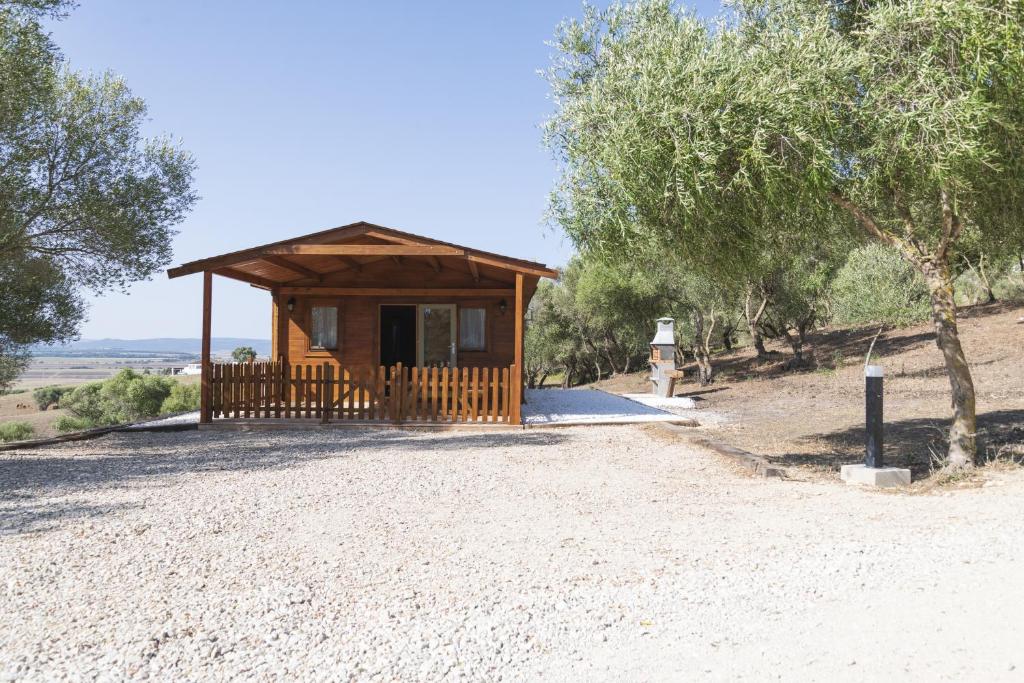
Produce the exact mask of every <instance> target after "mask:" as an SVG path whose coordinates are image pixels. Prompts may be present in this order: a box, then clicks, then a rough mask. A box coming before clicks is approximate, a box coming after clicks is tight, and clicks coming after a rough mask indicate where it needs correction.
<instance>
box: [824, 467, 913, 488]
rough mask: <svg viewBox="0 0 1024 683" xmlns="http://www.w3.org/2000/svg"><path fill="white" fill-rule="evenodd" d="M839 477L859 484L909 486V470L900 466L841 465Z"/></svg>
mask: <svg viewBox="0 0 1024 683" xmlns="http://www.w3.org/2000/svg"><path fill="white" fill-rule="evenodd" d="M839 478H840V479H842V480H843V481H845V482H846V483H847V484H859V485H861V486H878V487H883V488H884V487H889V486H910V470H905V469H903V468H900V467H868V466H867V465H843V469H842V471H841V472H840V473H839Z"/></svg>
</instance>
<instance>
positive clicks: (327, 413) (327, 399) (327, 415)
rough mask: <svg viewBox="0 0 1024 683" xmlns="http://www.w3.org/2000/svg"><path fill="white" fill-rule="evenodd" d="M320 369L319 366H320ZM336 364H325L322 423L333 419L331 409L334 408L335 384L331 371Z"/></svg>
mask: <svg viewBox="0 0 1024 683" xmlns="http://www.w3.org/2000/svg"><path fill="white" fill-rule="evenodd" d="M318 370H319V368H318ZM333 371H334V366H333V365H331V364H330V363H324V364H323V371H322V374H323V382H324V383H323V394H322V395H321V398H320V424H327V423H328V422H330V421H331V411H332V410H333V409H334V386H333V382H332V381H331V373H332V372H333Z"/></svg>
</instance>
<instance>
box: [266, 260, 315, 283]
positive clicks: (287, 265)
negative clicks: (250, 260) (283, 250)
mask: <svg viewBox="0 0 1024 683" xmlns="http://www.w3.org/2000/svg"><path fill="white" fill-rule="evenodd" d="M260 260H261V261H266V262H267V263H270V264H272V265H275V266H277V267H278V268H284V269H285V270H287V271H291V272H292V273H295V274H296V275H299V276H301V277H308V278H312V279H314V280H316V281H317V282H320V281H321V280H323V277H324V276H323V273H320V272H317V271H315V270H313V269H312V268H307V267H306V266H300V265H299V264H297V263H293V262H291V261H289V260H288V259H286V258H284V257H283V256H276V255H274V254H268V255H267V256H264V257H262V258H261V259H260Z"/></svg>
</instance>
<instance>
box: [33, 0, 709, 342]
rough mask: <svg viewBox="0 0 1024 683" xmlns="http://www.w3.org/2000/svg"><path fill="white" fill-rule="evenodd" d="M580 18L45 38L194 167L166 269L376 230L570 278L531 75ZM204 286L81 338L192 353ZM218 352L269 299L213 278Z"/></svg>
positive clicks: (554, 6)
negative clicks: (552, 221)
mask: <svg viewBox="0 0 1024 683" xmlns="http://www.w3.org/2000/svg"><path fill="white" fill-rule="evenodd" d="M599 4H603V3H599ZM717 6H718V3H717V1H714V0H703V1H702V2H701V3H698V4H697V9H698V10H699V11H701V12H702V13H708V12H711V11H714V10H715V9H717ZM581 13H582V4H581V2H580V1H579V0H530V1H527V0H519V1H515V0H506V1H505V2H490V1H485V0H475V1H468V0H467V1H454V0H445V1H444V2H422V1H418V2H412V1H410V2H405V1H394V2H363V1H359V2H326V1H325V2H314V1H312V0H310V1H307V2H280V1H278V2H233V3H229V2H213V1H210V0H205V1H201V0H176V1H175V2H159V3H158V2H138V1H137V0H82V3H81V6H80V7H79V8H78V9H76V10H74V11H73V12H72V13H71V15H70V16H69V17H68V18H67V19H65V20H63V21H61V22H57V23H54V24H53V25H52V31H53V36H54V38H55V40H56V42H57V44H58V45H59V46H60V47H61V48H62V50H63V51H64V54H65V55H66V57H67V58H68V60H69V62H70V63H71V65H72V67H74V68H76V69H79V70H83V71H102V70H110V71H112V72H114V73H117V74H120V75H123V76H124V77H125V79H126V80H127V82H128V84H129V86H130V87H131V88H132V90H133V91H134V92H135V93H136V94H138V95H140V96H142V97H143V98H144V99H145V100H146V102H147V103H148V105H149V114H150V119H151V121H150V124H149V130H148V131H147V132H149V133H161V132H167V133H172V134H174V135H175V136H176V137H180V138H181V139H182V140H183V142H184V145H185V147H186V148H187V149H189V150H190V151H191V152H192V153H193V154H194V155H195V157H196V159H197V161H198V164H199V170H198V173H197V175H196V184H197V190H198V192H199V194H200V195H201V197H202V199H201V200H200V201H199V203H198V204H197V206H196V208H195V210H194V211H193V212H192V214H191V215H190V216H189V217H188V219H187V220H186V221H185V222H184V223H183V224H181V225H180V226H179V228H178V229H179V231H180V233H179V234H178V236H177V237H176V239H175V241H174V262H175V264H177V263H182V262H184V261H190V260H193V259H197V258H202V257H205V256H212V255H215V254H219V253H223V252H227V251H234V250H236V249H241V248H244V247H248V246H254V245H258V244H262V243H264V242H270V241H274V240H279V239H285V238H287V237H291V236H294V235H299V234H303V233H306V232H312V231H315V230H321V229H324V228H329V227H333V226H337V225H343V224H346V223H350V222H354V221H357V220H367V221H371V222H374V223H379V224H382V225H386V226H390V227H394V228H398V229H400V230H407V231H409V232H415V233H419V234H423V235H427V236H430V237H435V238H438V239H442V240H446V241H450V242H456V243H460V244H466V245H468V246H473V247H477V248H481V249H486V250H489V251H495V252H499V253H503V254H508V255H510V256H518V257H522V258H529V259H533V260H538V261H542V262H545V263H547V264H549V265H561V264H563V263H564V262H565V261H566V260H567V259H568V257H569V255H570V254H571V253H572V247H571V244H570V243H569V242H568V240H567V239H566V238H564V236H563V235H562V234H560V233H559V232H555V231H552V230H551V229H550V228H549V227H546V226H544V225H542V217H543V213H544V210H545V206H546V202H547V195H548V192H549V191H550V189H551V186H552V183H553V181H554V179H555V164H554V162H553V161H552V159H551V157H550V154H549V153H548V152H547V151H546V150H544V149H543V148H542V145H541V134H540V130H539V125H540V123H541V122H542V121H543V120H544V118H545V116H546V115H547V114H548V113H549V112H550V110H551V103H550V101H549V99H548V96H547V85H546V83H545V82H544V80H543V78H541V77H540V76H538V75H537V71H538V70H539V69H543V68H546V67H547V65H548V60H549V56H550V54H551V49H550V48H549V47H548V46H546V45H545V44H544V43H545V41H548V40H550V39H551V37H552V35H553V33H554V29H555V26H556V25H557V24H558V22H559V21H560V20H562V19H563V18H566V17H571V16H579V15H580V14H581ZM200 280H201V278H200V277H199V276H191V277H187V278H181V279H177V280H168V279H167V278H166V276H165V275H163V274H161V275H159V276H157V277H156V278H154V280H153V281H150V282H141V283H137V284H135V285H133V286H132V287H131V289H130V291H129V293H128V294H127V295H122V294H117V293H110V294H106V295H104V296H103V297H100V298H93V299H91V310H90V314H89V321H88V323H86V325H85V327H84V329H83V330H82V333H83V336H84V337H86V338H99V337H121V338H140V337H157V336H161V337H163V336H166V337H197V336H199V332H200V298H201V294H200V290H201V282H200ZM213 333H214V335H216V336H246V337H258V338H267V337H269V335H270V299H269V296H268V295H267V294H266V293H265V292H262V291H259V290H255V289H252V288H250V287H248V286H247V285H243V284H241V283H235V282H231V281H228V280H225V279H224V278H215V279H214V311H213Z"/></svg>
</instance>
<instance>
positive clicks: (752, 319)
mask: <svg viewBox="0 0 1024 683" xmlns="http://www.w3.org/2000/svg"><path fill="white" fill-rule="evenodd" d="M753 290H754V287H753V285H750V284H748V285H747V296H746V299H745V300H744V302H743V317H744V318H746V320H747V330H748V331H749V332H750V341H751V343H753V345H754V350H755V351H757V359H758V360H764V359H765V358H767V357H768V349H766V348H765V347H764V337H763V336H762V335H761V328H760V322H761V316H762V315H764V310H765V308H766V307H767V306H768V297H767V296H765V295H764V294H763V293H762V295H761V303H760V304H759V305H758V307H757V310H754V308H753V306H752V303H753V302H752V301H751V298H752V297H753V295H754V291H753Z"/></svg>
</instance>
